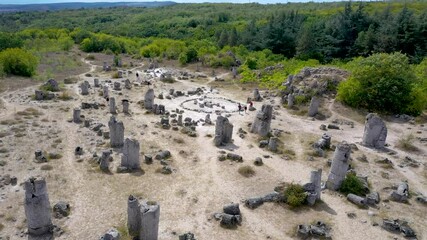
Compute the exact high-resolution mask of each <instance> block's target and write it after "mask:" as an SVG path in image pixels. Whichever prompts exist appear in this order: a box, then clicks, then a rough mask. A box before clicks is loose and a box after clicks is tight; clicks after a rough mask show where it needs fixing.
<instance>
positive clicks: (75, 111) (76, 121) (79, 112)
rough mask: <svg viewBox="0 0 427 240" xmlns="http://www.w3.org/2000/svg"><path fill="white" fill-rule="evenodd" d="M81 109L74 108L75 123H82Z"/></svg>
mask: <svg viewBox="0 0 427 240" xmlns="http://www.w3.org/2000/svg"><path fill="white" fill-rule="evenodd" d="M80 114H81V110H80V108H74V110H73V122H74V123H81V122H82V119H81V118H80Z"/></svg>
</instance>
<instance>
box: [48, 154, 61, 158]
mask: <svg viewBox="0 0 427 240" xmlns="http://www.w3.org/2000/svg"><path fill="white" fill-rule="evenodd" d="M60 158H62V154H60V153H49V155H48V159H60Z"/></svg>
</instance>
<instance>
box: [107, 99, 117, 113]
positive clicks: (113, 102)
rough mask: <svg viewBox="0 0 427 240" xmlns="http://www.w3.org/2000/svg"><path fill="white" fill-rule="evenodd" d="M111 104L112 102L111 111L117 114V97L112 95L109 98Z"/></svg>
mask: <svg viewBox="0 0 427 240" xmlns="http://www.w3.org/2000/svg"><path fill="white" fill-rule="evenodd" d="M108 101H109V104H110V113H111V114H116V113H117V112H116V99H115V98H113V97H110V99H109V100H108Z"/></svg>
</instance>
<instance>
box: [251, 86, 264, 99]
mask: <svg viewBox="0 0 427 240" xmlns="http://www.w3.org/2000/svg"><path fill="white" fill-rule="evenodd" d="M253 100H254V101H256V102H260V101H261V100H262V98H261V95H260V94H259V90H258V88H255V89H254V99H253Z"/></svg>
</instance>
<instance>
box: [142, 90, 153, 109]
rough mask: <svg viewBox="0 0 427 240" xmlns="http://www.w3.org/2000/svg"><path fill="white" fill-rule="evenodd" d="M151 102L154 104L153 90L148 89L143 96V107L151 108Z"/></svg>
mask: <svg viewBox="0 0 427 240" xmlns="http://www.w3.org/2000/svg"><path fill="white" fill-rule="evenodd" d="M153 104H154V90H153V89H148V91H147V93H146V94H145V98H144V107H145V109H147V110H151V109H152V108H153Z"/></svg>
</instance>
